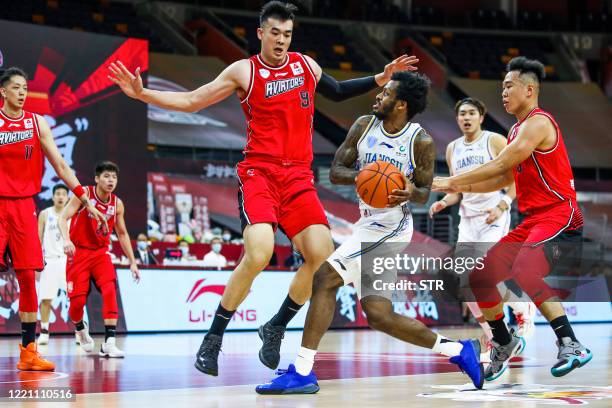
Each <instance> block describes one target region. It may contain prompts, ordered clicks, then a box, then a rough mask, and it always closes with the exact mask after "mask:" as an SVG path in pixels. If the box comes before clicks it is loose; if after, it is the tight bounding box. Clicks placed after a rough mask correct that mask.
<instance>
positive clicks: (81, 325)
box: [74, 320, 85, 331]
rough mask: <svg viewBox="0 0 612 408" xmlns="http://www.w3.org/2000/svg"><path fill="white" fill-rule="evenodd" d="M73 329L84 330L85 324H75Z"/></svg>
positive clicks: (81, 322)
mask: <svg viewBox="0 0 612 408" xmlns="http://www.w3.org/2000/svg"><path fill="white" fill-rule="evenodd" d="M74 328H75V329H77V331H81V330H83V329H84V328H85V322H83V321H82V320H81V321H80V322H78V323H75V324H74Z"/></svg>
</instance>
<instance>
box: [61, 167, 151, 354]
mask: <svg viewBox="0 0 612 408" xmlns="http://www.w3.org/2000/svg"><path fill="white" fill-rule="evenodd" d="M95 174H96V177H95V180H96V185H95V186H87V188H86V192H87V196H88V197H89V201H90V202H91V203H92V204H93V205H94V206H95V207H96V208H97V209H98V211H100V212H101V213H102V214H104V216H105V217H106V219H107V223H108V229H107V230H106V231H102V230H100V229H99V228H98V227H97V225H96V223H95V222H94V221H93V220H92V219H91V217H90V216H89V214H87V212H85V211H83V209H82V204H81V202H80V201H79V200H77V199H75V198H72V199H71V200H70V202H69V203H68V205H67V206H66V208H64V211H62V214H61V216H60V220H59V227H60V231H61V233H62V236H63V237H64V251H65V252H66V255H68V257H69V258H68V265H67V268H66V280H67V282H66V284H67V287H68V297H69V298H70V309H69V310H68V314H69V315H70V320H72V322H73V323H74V325H75V327H76V333H77V337H78V340H79V343H80V345H81V348H83V350H85V351H86V352H88V353H89V352H91V351H92V350H93V349H94V346H95V344H94V340H93V339H92V338H91V336H90V335H89V330H88V328H87V325H86V324H85V322H84V321H83V309H84V308H85V303H86V301H87V294H88V293H89V281H90V280H91V279H92V278H93V280H94V283H95V284H96V286H97V287H98V289H99V290H100V293H101V294H102V301H103V303H102V317H103V318H104V328H105V336H104V343H102V346H101V347H100V356H103V357H124V356H125V354H124V352H123V351H122V350H120V349H119V348H118V347H117V345H116V341H115V331H116V329H117V317H118V307H117V274H116V272H115V267H114V266H113V264H112V262H111V259H110V255H109V254H108V246H109V245H110V234H111V233H112V231H113V228H114V229H115V231H116V232H117V237H118V238H119V243H120V244H121V249H123V252H124V253H125V254H126V255H127V257H128V259H129V260H130V270H131V271H132V277H133V278H134V280H135V281H136V282H138V281H139V280H140V272H139V271H138V266H137V264H136V258H135V257H134V251H133V250H132V244H131V242H130V236H129V234H128V231H127V228H126V226H125V219H124V217H123V215H124V213H125V207H124V205H123V202H122V201H121V200H120V199H119V198H118V197H117V196H116V195H115V194H113V191H115V188H117V179H118V176H119V167H118V166H117V165H116V164H115V163H113V162H110V161H103V162H101V163H98V165H96V170H95ZM70 218H71V219H72V221H71V224H70V233H68V219H70Z"/></svg>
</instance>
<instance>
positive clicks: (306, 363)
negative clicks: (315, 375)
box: [295, 347, 317, 375]
mask: <svg viewBox="0 0 612 408" xmlns="http://www.w3.org/2000/svg"><path fill="white" fill-rule="evenodd" d="M316 354H317V350H311V349H309V348H306V347H300V352H299V353H298V355H297V357H296V358H295V371H297V373H298V374H299V375H308V374H310V372H311V371H312V366H313V365H314V359H315V355H316Z"/></svg>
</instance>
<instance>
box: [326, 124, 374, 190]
mask: <svg viewBox="0 0 612 408" xmlns="http://www.w3.org/2000/svg"><path fill="white" fill-rule="evenodd" d="M372 119H373V117H372V115H364V116H361V117H360V118H359V119H357V120H356V121H355V123H353V126H351V128H350V129H349V131H348V134H347V135H346V139H345V140H344V142H343V143H342V144H341V145H340V147H339V148H338V150H337V151H336V155H335V156H334V161H333V162H332V165H331V169H330V171H329V180H330V181H331V182H332V184H355V177H357V174H359V171H358V170H355V162H356V161H357V155H358V151H357V143H358V142H359V139H361V136H363V133H364V132H365V131H366V129H367V128H368V126H369V125H370V122H371V121H372Z"/></svg>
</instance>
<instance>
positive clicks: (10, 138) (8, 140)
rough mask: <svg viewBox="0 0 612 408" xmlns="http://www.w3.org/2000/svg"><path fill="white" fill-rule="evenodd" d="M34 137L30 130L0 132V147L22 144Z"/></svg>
mask: <svg viewBox="0 0 612 408" xmlns="http://www.w3.org/2000/svg"><path fill="white" fill-rule="evenodd" d="M33 136H34V132H33V131H32V130H24V131H22V132H0V146H3V145H8V144H13V143H19V142H23V141H24V140H29V139H31V138H32V137H33Z"/></svg>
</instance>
